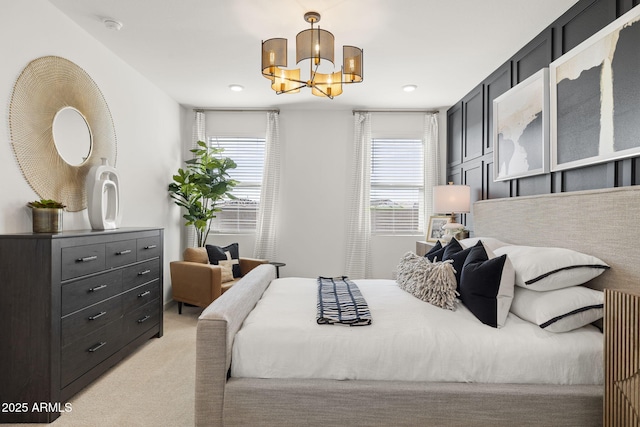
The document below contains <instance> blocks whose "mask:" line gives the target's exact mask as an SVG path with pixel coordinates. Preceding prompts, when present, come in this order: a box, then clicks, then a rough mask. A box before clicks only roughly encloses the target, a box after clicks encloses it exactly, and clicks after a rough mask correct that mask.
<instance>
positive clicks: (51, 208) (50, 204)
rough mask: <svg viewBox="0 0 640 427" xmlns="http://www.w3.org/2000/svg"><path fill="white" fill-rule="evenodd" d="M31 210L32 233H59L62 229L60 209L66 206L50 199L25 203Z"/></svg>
mask: <svg viewBox="0 0 640 427" xmlns="http://www.w3.org/2000/svg"><path fill="white" fill-rule="evenodd" d="M27 206H29V207H30V208H31V210H32V219H33V232H34V233H59V232H61V231H62V210H63V209H64V208H66V206H65V205H64V204H62V203H60V202H57V201H55V200H50V199H40V200H36V201H33V202H29V203H27Z"/></svg>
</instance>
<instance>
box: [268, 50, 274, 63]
mask: <svg viewBox="0 0 640 427" xmlns="http://www.w3.org/2000/svg"><path fill="white" fill-rule="evenodd" d="M275 62H276V54H275V52H274V51H271V52H269V64H271V65H273V64H274V63H275Z"/></svg>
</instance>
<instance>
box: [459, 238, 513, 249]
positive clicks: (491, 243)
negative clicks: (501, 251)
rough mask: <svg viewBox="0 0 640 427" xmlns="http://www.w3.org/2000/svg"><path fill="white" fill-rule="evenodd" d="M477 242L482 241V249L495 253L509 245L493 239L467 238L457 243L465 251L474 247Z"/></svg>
mask: <svg viewBox="0 0 640 427" xmlns="http://www.w3.org/2000/svg"><path fill="white" fill-rule="evenodd" d="M479 240H482V244H483V245H484V247H485V248H487V249H489V250H490V251H495V250H496V249H498V248H501V247H503V246H507V245H510V243H505V242H503V241H501V240H498V239H496V238H494V237H469V238H467V239H462V240H459V241H458V242H459V243H460V244H461V245H462V247H463V248H464V249H466V248H471V247H474V246H475V245H476V243H478V241H479Z"/></svg>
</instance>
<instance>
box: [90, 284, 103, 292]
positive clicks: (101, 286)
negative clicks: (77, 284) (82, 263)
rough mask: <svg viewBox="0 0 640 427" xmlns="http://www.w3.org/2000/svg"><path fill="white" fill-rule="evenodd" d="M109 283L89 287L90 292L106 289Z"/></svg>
mask: <svg viewBox="0 0 640 427" xmlns="http://www.w3.org/2000/svg"><path fill="white" fill-rule="evenodd" d="M106 287H107V285H100V286H96V287H95V288H91V289H89V292H95V291H99V290H100V289H104V288H106Z"/></svg>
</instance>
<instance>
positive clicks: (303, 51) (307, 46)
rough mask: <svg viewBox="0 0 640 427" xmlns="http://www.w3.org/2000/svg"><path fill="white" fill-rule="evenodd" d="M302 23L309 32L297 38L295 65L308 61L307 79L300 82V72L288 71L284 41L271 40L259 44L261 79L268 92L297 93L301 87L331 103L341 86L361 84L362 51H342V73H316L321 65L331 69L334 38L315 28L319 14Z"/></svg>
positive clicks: (314, 14)
mask: <svg viewBox="0 0 640 427" xmlns="http://www.w3.org/2000/svg"><path fill="white" fill-rule="evenodd" d="M304 19H305V21H307V22H308V23H310V24H311V28H310V29H308V30H304V31H301V32H299V33H298V35H297V36H296V63H297V64H299V63H300V62H301V61H304V60H309V78H308V79H307V80H301V78H300V68H296V69H292V70H289V69H286V68H285V67H287V39H284V38H274V39H269V40H266V41H263V42H262V75H263V76H264V77H266V78H267V79H269V80H271V89H273V90H274V91H275V92H276V94H278V95H280V94H282V93H298V92H300V89H301V88H303V87H309V88H311V93H312V94H313V95H316V96H322V97H327V98H331V99H333V98H334V97H335V96H338V95H340V94H341V93H342V85H343V84H351V83H360V82H362V80H363V72H362V69H363V59H362V55H363V54H362V49H360V48H357V47H355V46H343V47H342V69H341V70H339V71H335V72H329V73H321V72H319V68H320V64H321V63H322V61H323V60H324V61H328V62H330V63H331V66H332V68H333V66H334V64H335V62H334V46H333V45H334V37H333V34H331V33H330V32H329V31H326V30H322V29H320V27H314V24H315V23H317V22H318V21H320V14H319V13H317V12H307V13H305V15H304Z"/></svg>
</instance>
